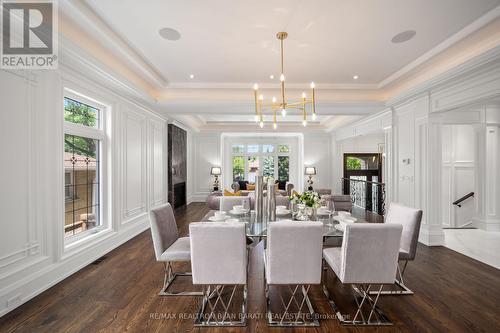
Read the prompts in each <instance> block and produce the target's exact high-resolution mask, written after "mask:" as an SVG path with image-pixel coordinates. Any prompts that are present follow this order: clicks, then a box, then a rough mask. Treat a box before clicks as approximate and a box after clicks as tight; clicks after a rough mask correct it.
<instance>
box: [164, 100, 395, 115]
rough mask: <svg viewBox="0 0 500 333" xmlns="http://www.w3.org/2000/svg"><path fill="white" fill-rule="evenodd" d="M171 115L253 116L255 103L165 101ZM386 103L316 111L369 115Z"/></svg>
mask: <svg viewBox="0 0 500 333" xmlns="http://www.w3.org/2000/svg"><path fill="white" fill-rule="evenodd" d="M158 107H160V108H162V109H163V110H164V111H165V112H167V113H169V114H177V115H181V114H183V115H203V114H230V115H248V116H249V117H251V116H252V115H253V110H254V104H253V102H250V101H249V102H241V101H176V100H173V101H168V102H166V101H163V102H160V103H158ZM384 107H385V102H336V101H318V102H317V103H316V110H317V112H318V115H322V116H328V115H329V116H332V115H367V114H371V113H373V112H377V111H380V110H382V109H383V108H384Z"/></svg>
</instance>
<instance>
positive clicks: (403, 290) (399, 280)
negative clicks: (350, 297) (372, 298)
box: [370, 260, 413, 295]
mask: <svg viewBox="0 0 500 333" xmlns="http://www.w3.org/2000/svg"><path fill="white" fill-rule="evenodd" d="M401 261H404V263H403V265H402V266H403V268H401V265H400V262H398V267H397V276H396V280H395V281H394V284H395V285H396V286H397V287H399V288H400V289H398V290H382V292H381V293H380V295H413V291H412V290H410V288H408V287H407V286H406V285H405V283H404V279H403V277H404V274H405V271H406V266H407V265H408V260H401ZM375 294H376V292H375V291H371V292H370V295H375Z"/></svg>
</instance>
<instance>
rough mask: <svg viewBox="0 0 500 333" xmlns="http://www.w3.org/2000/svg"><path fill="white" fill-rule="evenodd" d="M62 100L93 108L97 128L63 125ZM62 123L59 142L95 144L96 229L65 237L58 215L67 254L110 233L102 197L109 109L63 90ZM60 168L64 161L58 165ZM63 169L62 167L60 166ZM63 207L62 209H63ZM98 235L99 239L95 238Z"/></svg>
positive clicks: (106, 202)
mask: <svg viewBox="0 0 500 333" xmlns="http://www.w3.org/2000/svg"><path fill="white" fill-rule="evenodd" d="M64 98H70V99H73V100H76V101H78V102H81V103H84V104H87V105H89V106H91V107H93V108H96V109H98V110H99V127H97V128H93V127H88V126H84V125H80V124H74V123H71V122H67V121H65V120H64ZM61 109H62V115H61V117H62V119H63V138H64V135H66V134H68V135H76V136H82V137H87V138H91V139H96V140H99V173H98V174H99V184H100V186H99V198H100V202H99V225H98V226H96V227H95V228H92V229H90V230H86V231H83V232H80V233H78V234H76V235H71V236H66V235H65V232H64V221H65V213H64V209H63V212H62V215H63V218H62V221H63V225H62V228H63V232H62V235H63V243H64V252H68V251H71V250H72V249H74V248H75V247H77V246H84V245H85V244H86V243H87V241H91V240H92V239H95V238H96V237H100V236H101V234H102V236H105V234H107V232H108V231H111V228H112V224H111V220H110V219H108V212H109V209H110V208H109V207H108V206H109V205H108V199H107V196H106V195H105V193H107V192H108V186H109V181H108V179H109V178H108V172H107V169H108V168H107V166H108V160H107V156H108V146H109V140H108V137H107V134H106V131H107V129H108V122H109V119H108V118H109V106H106V105H105V104H103V103H100V102H97V101H96V100H94V99H91V98H89V97H86V96H84V95H81V94H79V93H77V92H75V91H74V90H71V89H68V88H65V89H64V94H63V101H62V108H61ZM62 149H63V150H64V144H63V145H62ZM62 163H63V164H64V161H62ZM63 169H64V166H63ZM64 176H65V172H64V173H63V177H64ZM63 184H64V179H63ZM63 197H65V193H64V189H63ZM63 207H65V206H64V205H63ZM97 234H99V235H97Z"/></svg>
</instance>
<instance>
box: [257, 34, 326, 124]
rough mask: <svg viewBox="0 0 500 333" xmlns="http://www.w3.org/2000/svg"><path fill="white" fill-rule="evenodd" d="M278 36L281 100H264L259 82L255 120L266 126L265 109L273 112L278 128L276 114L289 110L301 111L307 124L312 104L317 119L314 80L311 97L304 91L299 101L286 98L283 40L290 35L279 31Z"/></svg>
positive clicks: (313, 117) (314, 116) (282, 113)
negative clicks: (308, 108)
mask: <svg viewBox="0 0 500 333" xmlns="http://www.w3.org/2000/svg"><path fill="white" fill-rule="evenodd" d="M276 37H277V38H278V39H279V40H280V45H281V75H280V85H281V96H280V101H278V100H277V98H276V97H275V96H273V97H272V99H271V102H264V95H262V94H260V93H259V85H258V84H257V83H255V84H254V86H253V91H254V100H255V122H256V123H258V124H259V126H260V127H261V128H263V127H264V116H263V113H264V110H267V111H269V110H270V112H271V113H272V116H273V128H274V129H277V128H278V123H277V118H276V114H277V112H280V113H281V115H282V116H283V117H285V116H286V115H287V112H288V111H289V110H293V111H299V112H300V113H301V114H302V125H303V126H304V127H305V126H307V106H308V105H310V109H312V119H313V120H315V119H316V102H315V100H314V87H315V86H314V82H311V85H310V86H311V98H307V96H306V93H305V92H303V93H302V98H300V99H299V100H298V101H293V102H290V103H289V102H287V100H286V99H285V71H284V66H283V41H284V40H285V39H286V38H287V37H288V33H286V32H278V33H277V34H276Z"/></svg>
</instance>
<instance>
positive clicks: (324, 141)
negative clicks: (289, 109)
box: [188, 132, 332, 202]
mask: <svg viewBox="0 0 500 333" xmlns="http://www.w3.org/2000/svg"><path fill="white" fill-rule="evenodd" d="M235 140H236V141H238V140H239V141H242V140H243V141H245V142H247V141H248V140H250V141H252V142H257V143H263V142H268V141H269V140H271V141H272V142H284V143H288V144H289V145H290V146H291V148H292V153H291V155H290V156H291V160H290V168H291V171H292V172H291V178H290V181H291V182H292V183H294V184H295V185H296V188H297V189H298V190H299V191H301V190H303V188H304V186H306V184H305V176H304V174H303V173H304V168H305V166H306V165H307V166H315V167H316V170H317V175H316V176H315V177H314V186H315V188H331V186H332V182H331V179H332V177H331V169H332V163H331V162H332V155H331V154H332V149H331V135H330V134H329V133H324V132H317V133H314V132H307V133H303V134H293V133H283V134H282V135H276V133H258V134H249V133H222V132H191V133H190V134H189V138H188V141H189V142H190V144H188V155H189V156H190V157H191V161H192V163H191V162H189V165H191V164H192V165H191V166H189V168H188V169H189V170H191V173H190V172H189V171H188V174H191V175H192V177H188V200H189V201H190V202H196V201H205V200H206V197H207V195H208V194H209V193H210V190H211V188H212V184H213V177H212V176H211V175H210V167H211V166H222V167H223V170H222V172H223V175H222V177H221V178H222V179H221V185H223V186H224V187H225V188H227V189H229V188H230V186H231V172H230V169H229V168H228V167H227V166H225V165H226V164H228V163H229V162H228V161H229V159H227V161H225V162H224V160H225V159H226V157H228V156H229V154H227V153H225V152H224V151H225V149H229V148H228V147H229V146H230V143H231V142H236V141H235ZM228 151H229V150H228Z"/></svg>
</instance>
